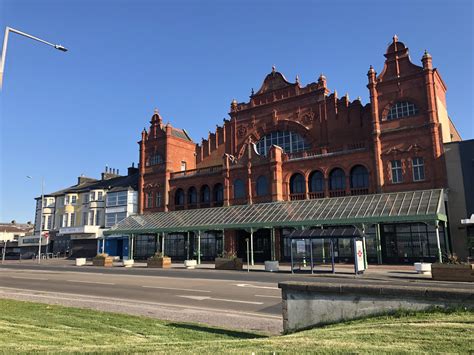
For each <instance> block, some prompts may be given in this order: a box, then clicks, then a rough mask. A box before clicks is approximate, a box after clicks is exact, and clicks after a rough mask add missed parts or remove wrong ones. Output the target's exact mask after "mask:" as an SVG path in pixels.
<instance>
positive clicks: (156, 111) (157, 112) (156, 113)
mask: <svg viewBox="0 0 474 355" xmlns="http://www.w3.org/2000/svg"><path fill="white" fill-rule="evenodd" d="M159 113H160V112H159V111H158V108H157V107H155V110H154V114H155V115H158V114H159Z"/></svg>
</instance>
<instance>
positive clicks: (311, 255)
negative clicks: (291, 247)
mask: <svg viewBox="0 0 474 355" xmlns="http://www.w3.org/2000/svg"><path fill="white" fill-rule="evenodd" d="M309 255H310V257H311V274H313V273H314V272H313V269H314V263H313V239H312V238H310V239H309Z"/></svg>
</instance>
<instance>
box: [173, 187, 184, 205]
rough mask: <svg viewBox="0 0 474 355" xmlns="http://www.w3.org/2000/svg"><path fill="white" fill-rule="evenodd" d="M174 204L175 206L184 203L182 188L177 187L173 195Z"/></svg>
mask: <svg viewBox="0 0 474 355" xmlns="http://www.w3.org/2000/svg"><path fill="white" fill-rule="evenodd" d="M174 204H175V205H176V206H182V205H184V191H183V189H177V190H176V192H175V195H174Z"/></svg>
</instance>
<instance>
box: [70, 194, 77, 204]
mask: <svg viewBox="0 0 474 355" xmlns="http://www.w3.org/2000/svg"><path fill="white" fill-rule="evenodd" d="M76 201H77V196H74V195H73V196H71V204H72V205H75V204H76Z"/></svg>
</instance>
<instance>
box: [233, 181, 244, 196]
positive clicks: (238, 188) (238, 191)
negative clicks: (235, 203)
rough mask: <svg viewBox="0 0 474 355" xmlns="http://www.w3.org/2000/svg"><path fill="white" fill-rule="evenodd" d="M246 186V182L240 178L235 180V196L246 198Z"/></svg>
mask: <svg viewBox="0 0 474 355" xmlns="http://www.w3.org/2000/svg"><path fill="white" fill-rule="evenodd" d="M244 197H245V187H244V182H243V181H242V180H240V179H237V180H235V181H234V198H244Z"/></svg>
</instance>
